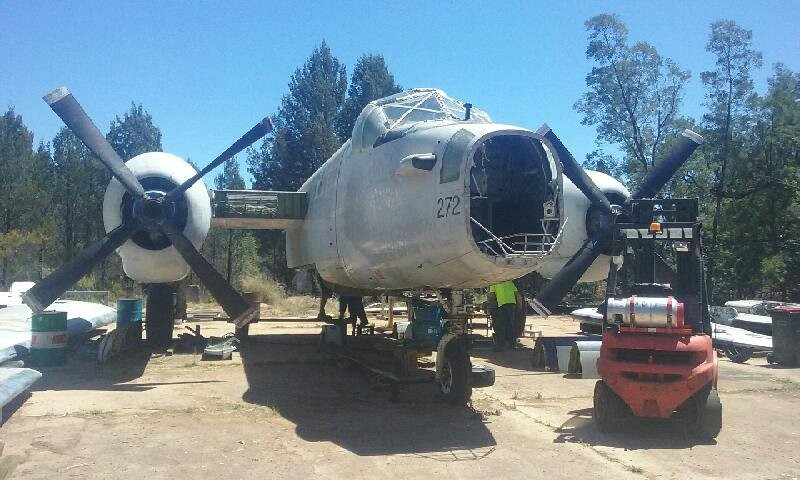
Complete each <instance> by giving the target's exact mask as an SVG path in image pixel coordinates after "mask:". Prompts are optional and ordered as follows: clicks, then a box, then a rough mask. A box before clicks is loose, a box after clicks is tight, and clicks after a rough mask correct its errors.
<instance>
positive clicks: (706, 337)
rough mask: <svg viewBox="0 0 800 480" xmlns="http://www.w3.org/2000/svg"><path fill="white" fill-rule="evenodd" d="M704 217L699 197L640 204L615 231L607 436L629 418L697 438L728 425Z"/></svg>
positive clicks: (599, 414) (604, 410)
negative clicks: (681, 426)
mask: <svg viewBox="0 0 800 480" xmlns="http://www.w3.org/2000/svg"><path fill="white" fill-rule="evenodd" d="M697 210H698V203H697V199H643V198H640V199H633V200H631V201H630V203H629V204H628V205H626V212H625V213H624V214H623V215H621V216H620V217H619V219H620V222H617V223H614V224H613V225H612V226H611V229H612V232H611V233H612V236H611V245H610V250H611V253H612V255H613V256H612V265H611V268H610V270H609V276H608V284H607V291H606V301H605V303H604V305H603V307H602V308H603V310H604V312H603V313H604V315H603V317H604V319H603V343H602V347H601V350H600V358H599V359H598V361H597V370H598V372H599V373H600V378H601V379H602V380H599V381H598V382H597V384H596V385H595V389H594V419H595V422H596V424H597V426H598V428H599V429H600V430H601V431H603V432H612V431H614V430H616V429H618V428H619V427H620V426H621V425H622V424H623V422H625V421H626V420H627V419H629V418H630V417H631V416H635V417H648V418H661V419H668V418H674V419H677V420H680V421H683V422H685V423H686V425H687V427H688V430H689V432H690V433H691V434H693V435H694V436H696V437H699V438H709V439H710V438H714V437H716V436H717V434H718V433H719V431H720V429H721V427H722V406H721V404H720V401H719V395H718V394H717V373H718V368H717V355H716V351H715V350H714V348H713V346H712V342H711V324H710V317H709V309H708V296H707V290H706V281H705V270H704V267H703V256H702V244H701V238H700V224H699V223H698V221H697V213H698V212H697ZM620 261H622V267H621V268H619V269H618V268H617V267H618V266H619V262H620Z"/></svg>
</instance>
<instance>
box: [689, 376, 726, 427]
mask: <svg viewBox="0 0 800 480" xmlns="http://www.w3.org/2000/svg"><path fill="white" fill-rule="evenodd" d="M705 392H708V394H707V395H706V393H705ZM704 396H705V399H704V398H703V397H704ZM690 401H692V402H693V410H694V412H693V413H694V416H693V418H691V420H690V422H689V431H690V433H691V434H692V435H693V436H694V437H696V438H700V439H704V440H713V439H714V438H716V437H717V435H719V432H720V431H721V430H722V403H720V401H719V394H718V393H717V389H716V388H711V389H709V390H706V389H703V390H700V391H699V392H698V393H697V394H695V396H694V397H692V400H690Z"/></svg>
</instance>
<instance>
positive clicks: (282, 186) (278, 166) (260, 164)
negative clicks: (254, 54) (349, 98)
mask: <svg viewBox="0 0 800 480" xmlns="http://www.w3.org/2000/svg"><path fill="white" fill-rule="evenodd" d="M346 88H347V77H346V73H345V67H344V65H342V64H341V63H340V62H339V60H338V59H337V58H336V57H334V56H333V55H332V54H331V50H330V48H328V45H327V44H326V43H325V42H322V44H321V45H320V46H319V47H317V48H316V49H314V52H313V53H312V54H311V57H309V59H308V60H307V61H306V63H305V64H304V65H303V67H301V68H298V69H297V70H296V71H295V73H294V75H292V79H291V81H290V82H289V93H288V94H287V95H284V96H283V100H282V101H281V107H280V109H279V110H278V114H277V116H276V117H275V119H274V122H273V125H274V134H273V135H272V136H271V137H269V138H268V139H266V140H265V141H264V143H263V144H262V147H261V151H260V152H257V151H255V150H253V149H251V150H250V152H249V155H250V159H249V166H250V173H252V174H253V178H254V187H255V188H258V189H264V190H290V191H295V190H297V189H298V188H300V186H301V185H302V184H303V182H305V181H306V179H308V177H310V176H311V174H312V173H314V172H315V171H316V170H317V169H318V168H319V167H320V166H321V165H322V164H323V163H324V162H325V160H327V159H328V158H329V157H330V156H331V155H333V153H334V152H335V151H336V149H338V148H339V146H340V145H341V141H340V140H339V137H338V136H337V135H336V129H335V124H336V119H337V118H338V115H339V113H340V112H341V109H342V105H343V103H344V94H345V90H346Z"/></svg>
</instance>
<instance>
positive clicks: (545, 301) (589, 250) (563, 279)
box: [532, 228, 610, 316]
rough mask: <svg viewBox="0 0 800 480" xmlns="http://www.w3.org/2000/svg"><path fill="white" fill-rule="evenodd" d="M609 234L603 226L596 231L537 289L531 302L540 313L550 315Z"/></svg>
mask: <svg viewBox="0 0 800 480" xmlns="http://www.w3.org/2000/svg"><path fill="white" fill-rule="evenodd" d="M609 234H610V230H609V229H608V228H605V229H603V230H600V231H598V232H597V234H596V235H595V236H594V237H593V238H590V239H588V240H586V242H585V243H584V244H583V246H582V247H581V249H580V250H578V251H577V252H575V255H573V256H572V258H570V259H569V262H567V264H566V265H564V267H563V268H562V269H561V270H559V271H558V273H556V274H555V275H554V276H553V278H551V279H550V281H549V282H547V284H546V285H545V286H544V288H542V289H541V290H540V291H539V293H538V294H537V295H536V298H535V299H534V300H533V302H532V303H533V307H534V309H536V311H537V312H538V313H539V314H540V315H542V316H547V315H550V311H551V310H552V309H553V308H554V307H556V306H557V305H558V303H559V302H560V301H561V299H562V298H564V295H566V294H567V293H569V291H570V290H572V287H574V286H575V284H576V283H578V280H579V279H580V278H581V277H582V276H583V274H584V273H585V272H586V270H588V269H589V267H590V266H591V265H592V263H593V262H594V261H595V260H596V259H597V257H598V256H600V254H601V253H603V250H604V249H605V247H606V243H608V240H609Z"/></svg>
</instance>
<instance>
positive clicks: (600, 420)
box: [594, 380, 628, 433]
mask: <svg viewBox="0 0 800 480" xmlns="http://www.w3.org/2000/svg"><path fill="white" fill-rule="evenodd" d="M627 413H628V406H627V405H625V402H624V401H623V400H622V399H621V398H619V396H618V395H617V394H616V393H614V391H613V390H611V389H610V388H609V387H608V385H606V383H605V382H604V381H602V380H598V381H597V383H596V384H595V385H594V423H595V424H596V425H597V429H598V430H600V431H601V432H603V433H612V432H615V431H617V430H619V428H620V426H621V425H622V423H623V421H624V420H625V417H626V416H627Z"/></svg>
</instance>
